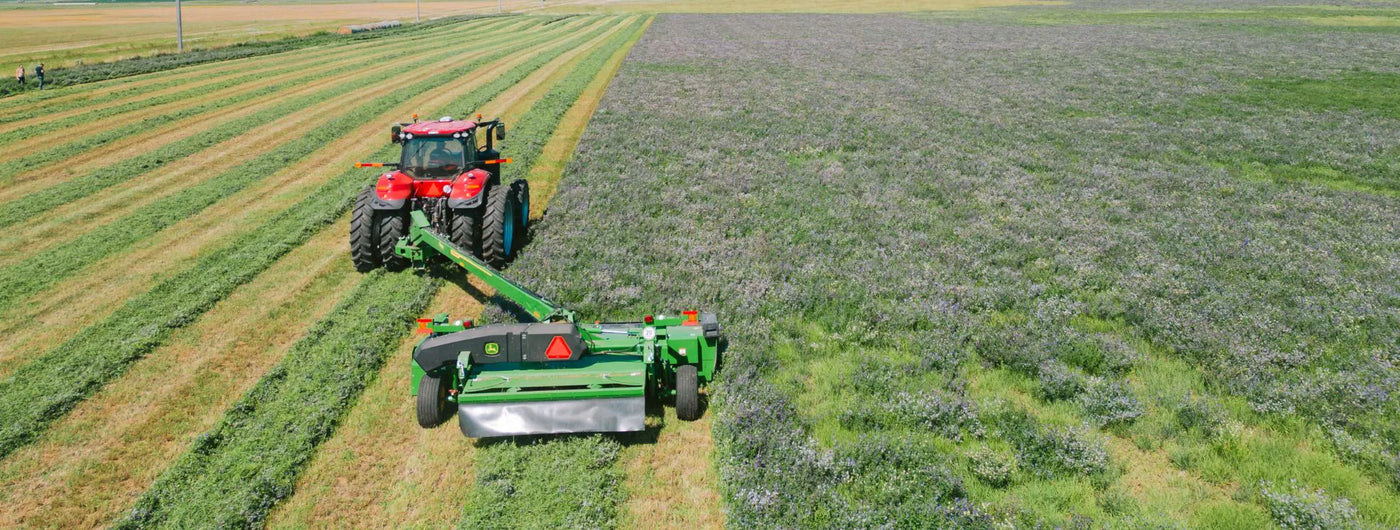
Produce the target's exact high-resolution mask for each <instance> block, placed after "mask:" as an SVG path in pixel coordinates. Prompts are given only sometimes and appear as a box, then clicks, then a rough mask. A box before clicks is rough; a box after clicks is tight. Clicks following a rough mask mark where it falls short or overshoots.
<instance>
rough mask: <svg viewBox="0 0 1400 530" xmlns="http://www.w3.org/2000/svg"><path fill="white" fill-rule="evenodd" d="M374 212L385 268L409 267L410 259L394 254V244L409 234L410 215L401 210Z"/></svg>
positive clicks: (398, 268)
mask: <svg viewBox="0 0 1400 530" xmlns="http://www.w3.org/2000/svg"><path fill="white" fill-rule="evenodd" d="M374 213H375V216H374V217H375V227H376V228H377V230H378V234H377V235H376V238H377V240H376V241H375V243H376V245H377V246H378V247H379V259H380V261H382V262H383V263H384V268H386V269H389V270H391V271H401V270H403V269H404V268H406V267H408V259H407V258H404V257H403V256H399V255H397V254H394V245H397V244H398V243H399V238H401V237H403V236H406V235H408V216H407V215H405V214H404V212H403V211H401V210H400V211H394V210H379V211H376V212H374Z"/></svg>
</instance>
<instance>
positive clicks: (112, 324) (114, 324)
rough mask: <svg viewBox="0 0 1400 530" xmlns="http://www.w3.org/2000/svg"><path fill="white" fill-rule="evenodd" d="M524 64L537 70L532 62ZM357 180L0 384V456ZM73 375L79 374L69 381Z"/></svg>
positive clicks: (343, 197)
mask: <svg viewBox="0 0 1400 530" xmlns="http://www.w3.org/2000/svg"><path fill="white" fill-rule="evenodd" d="M531 37H532V36H531ZM538 40H539V39H534V38H527V39H524V41H525V43H524V44H518V45H512V46H510V47H509V49H508V51H511V50H520V49H524V48H527V47H529V46H531V45H533V44H535V43H536V42H537V41H538ZM556 50H557V51H559V52H562V49H558V48H556ZM488 61H489V59H478V60H474V61H472V62H471V64H470V65H467V66H463V67H459V68H454V69H453V70H451V71H448V72H443V73H440V74H438V75H435V76H433V77H432V78H429V79H427V80H424V81H420V82H418V83H415V84H414V85H411V86H409V87H405V88H404V89H402V91H400V92H397V93H395V94H393V95H390V96H385V98H381V99H380V100H376V101H375V102H371V103H367V104H366V105H372V106H374V107H375V108H378V107H379V103H385V104H386V105H387V104H388V103H389V102H391V101H392V102H395V103H397V102H402V101H404V100H406V99H408V95H409V94H414V93H418V92H422V91H424V90H427V89H429V88H431V87H434V86H438V85H440V84H442V83H443V82H450V81H451V80H453V79H456V78H460V77H461V76H463V75H467V74H469V73H470V72H471V71H472V70H474V69H475V68H476V67H477V66H479V65H480V64H484V63H486V62H488ZM527 64H531V65H534V66H535V67H538V64H537V61H531V62H530V63H527ZM521 75H522V76H523V74H521ZM500 79H501V80H503V81H511V83H512V84H513V83H514V82H515V81H518V78H514V80H512V78H511V77H510V76H502V78H500ZM502 84H503V83H502ZM505 86H509V85H505ZM505 86H501V87H499V88H496V89H495V90H496V91H499V90H502V89H504V88H505ZM482 90H483V91H486V90H488V89H487V88H483V89H482ZM388 106H392V105H388ZM362 108H363V107H362ZM385 108H387V106H386V107H385ZM363 119H364V117H361V120H363ZM361 182H363V175H362V172H359V171H354V170H352V171H347V172H346V173H344V174H342V175H341V176H339V177H337V178H336V179H334V180H332V181H330V182H328V183H326V184H325V185H323V186H321V187H320V188H319V189H317V190H316V191H315V192H313V195H311V196H310V197H308V198H307V199H305V200H303V201H302V202H301V203H298V204H297V205H296V206H293V207H292V208H291V209H289V210H287V211H284V212H283V213H282V214H279V215H278V216H276V217H275V218H274V219H273V220H272V221H270V222H269V223H268V224H267V225H264V226H262V227H260V228H258V229H257V230H256V231H254V232H253V233H250V234H246V235H244V236H242V237H240V238H239V239H238V240H236V241H234V242H233V243H232V244H230V245H229V246H226V247H222V248H220V249H216V250H214V251H211V252H209V253H207V254H205V255H203V256H201V258H200V259H199V260H198V261H197V262H196V264H195V265H194V267H193V268H191V269H188V270H185V271H183V272H179V273H176V274H174V275H173V276H171V277H170V278H169V279H167V280H166V281H164V282H162V283H161V284H159V285H157V286H156V287H154V288H152V289H151V291H149V292H147V293H145V294H142V295H140V296H137V297H135V298H133V299H131V300H130V301H128V302H127V304H126V305H125V306H123V307H122V308H121V309H118V310H117V311H116V312H115V313H113V314H112V315H111V316H109V317H108V318H106V319H105V320H104V321H103V322H101V323H98V324H95V325H93V326H90V327H88V328H85V329H84V330H83V331H81V332H79V333H78V334H77V335H75V336H74V337H73V338H71V339H69V340H68V341H67V342H65V343H63V344H62V345H60V346H59V347H57V348H55V349H54V350H53V351H51V352H49V353H47V354H45V355H43V356H40V357H39V358H38V359H36V360H35V361H32V362H30V363H28V364H26V365H24V366H22V367H20V368H19V369H17V370H16V371H15V373H14V374H12V375H11V376H10V377H8V378H6V379H4V380H3V381H0V458H3V457H4V456H5V455H8V454H9V453H10V452H12V451H13V450H14V449H15V448H16V447H19V446H20V445H23V444H25V443H28V442H29V441H30V440H32V439H33V437H34V436H37V435H38V433H39V432H41V431H42V430H43V428H44V427H45V426H47V425H48V424H49V423H50V422H52V421H53V420H54V419H56V418H58V417H60V416H62V415H63V414H64V413H66V412H67V411H68V410H70V409H71V408H72V407H73V405H74V404H76V403H77V402H78V401H80V400H81V399H83V398H84V397H86V396H87V394H88V393H90V392H91V391H92V390H95V389H96V388H98V387H100V386H101V385H102V384H103V383H105V382H106V381H108V380H110V379H111V378H113V377H116V376H118V375H120V374H121V372H123V371H124V370H125V368H126V367H127V366H128V365H129V364H130V363H131V362H133V361H135V360H137V359H139V358H141V356H143V355H144V354H145V353H147V352H149V351H150V350H151V349H152V348H154V347H156V346H158V345H159V344H161V343H162V342H163V341H164V340H165V339H166V338H167V337H168V336H169V334H170V332H171V331H172V330H174V329H177V328H180V327H183V326H185V325H188V324H189V322H191V321H192V320H193V319H195V318H197V317H198V316H199V315H200V314H202V313H203V312H204V311H207V310H208V309H209V308H210V307H212V306H213V304H214V303H216V302H217V301H218V300H220V299H222V298H223V297H224V296H227V295H228V293H230V292H232V290H233V289H234V288H236V287H237V286H238V285H242V284H243V283H246V282H247V281H249V280H250V279H251V278H252V277H253V276H255V275H256V274H257V273H258V272H260V271H262V270H263V269H266V268H267V267H268V266H270V265H271V263H272V262H273V261H275V260H276V259H277V258H278V257H280V256H281V255H282V254H285V253H286V252H287V251H289V250H290V249H291V248H292V247H294V246H296V244H297V243H299V242H300V241H303V240H304V239H305V238H306V237H307V236H308V235H309V234H310V233H311V232H314V231H315V230H317V229H319V228H320V227H322V226H324V225H325V224H326V223H329V222H330V221H332V220H334V219H335V218H336V217H337V216H338V215H339V214H340V213H342V212H343V211H344V209H345V208H346V207H347V205H348V201H349V198H350V197H351V196H353V195H354V193H355V192H356V191H358V186H359V185H360V183H361ZM74 374H83V375H82V377H81V378H78V379H76V380H75V378H74V377H73V375H74Z"/></svg>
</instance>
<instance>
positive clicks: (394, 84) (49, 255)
mask: <svg viewBox="0 0 1400 530" xmlns="http://www.w3.org/2000/svg"><path fill="white" fill-rule="evenodd" d="M465 45H467V44H466V43H464V46H465ZM469 56H470V55H468V54H461V53H459V52H458V51H457V50H451V49H449V51H447V52H443V53H439V54H437V55H434V56H432V57H430V58H429V59H426V60H420V61H416V62H415V63H413V64H411V65H406V66H405V67H404V70H408V72H401V71H399V72H395V71H388V72H384V73H383V74H382V75H376V76H373V78H372V79H369V80H366V81H362V84H370V83H372V82H378V83H380V84H379V85H378V86H375V87H374V88H373V89H371V90H368V91H367V92H362V93H352V94H347V95H346V98H351V97H352V96H353V97H354V99H355V100H358V99H361V98H374V99H372V100H370V101H368V102H366V103H363V104H362V105H360V106H358V107H356V108H354V109H352V110H350V111H348V112H344V113H342V114H339V115H335V116H334V117H333V118H331V119H330V120H328V121H325V122H324V123H322V124H320V125H318V126H316V127H314V128H312V129H310V130H308V131H305V132H300V133H295V134H291V135H289V136H288V137H289V138H290V139H289V140H287V141H285V142H284V143H282V144H280V145H277V146H276V147H274V148H273V149H271V150H269V151H266V152H263V153H261V154H259V155H258V156H256V157H254V158H252V159H250V160H247V161H245V162H243V163H242V164H239V165H237V166H235V167H233V168H229V169H227V170H225V171H223V172H221V173H218V174H216V175H215V176H212V177H209V178H207V179H203V180H198V181H196V183H195V184H193V185H191V186H188V187H185V188H183V189H180V190H179V191H177V192H175V193H173V194H170V195H168V196H165V197H161V198H160V199H158V200H156V201H154V202H152V203H150V204H147V205H146V206H143V207H141V208H140V209H138V210H136V211H134V212H132V213H130V214H128V215H127V216H125V217H123V218H121V219H118V220H115V221H113V222H112V223H109V224H107V225H104V226H102V227H99V228H97V229H95V230H93V231H91V232H88V233H86V234H83V235H81V236H79V237H78V238H76V239H75V240H73V241H72V242H65V243H64V244H62V245H59V246H55V247H53V248H52V249H50V250H48V251H45V252H41V253H39V254H36V255H34V256H32V257H30V258H28V259H25V260H24V261H21V262H19V263H17V264H14V265H11V266H9V267H6V268H5V269H0V312H3V311H4V310H5V309H7V308H8V307H9V306H10V305H11V304H13V303H14V302H15V301H17V300H20V299H22V298H25V297H27V296H29V295H32V294H34V293H38V292H40V291H42V290H43V289H45V288H47V287H49V286H51V285H53V284H54V283H57V282H58V281H59V280H62V279H63V278H66V277H67V276H69V275H71V274H73V273H75V272H76V271H78V270H80V269H82V268H83V267H85V266H87V265H88V264H90V263H92V262H94V261H96V260H98V259H102V258H103V257H105V256H107V255H109V254H111V253H114V252H117V251H119V250H121V249H123V248H126V247H127V246H128V245H130V244H131V243H133V242H135V241H138V240H140V239H143V238H145V237H148V236H149V235H151V234H153V233H155V232H157V231H159V230H162V229H164V228H165V227H167V226H169V225H171V224H173V223H175V222H177V221H179V220H181V219H183V218H185V217H188V216H190V215H193V214H194V213H196V212H198V211H200V210H202V209H203V208H205V207H207V206H209V205H211V204H213V203H214V202H217V201H218V200H220V199H222V198H223V197H226V196H228V195H230V194H233V193H236V192H238V191H240V190H242V189H243V188H244V187H246V186H248V185H250V184H252V183H254V182H256V181H258V180H260V179H263V178H267V177H269V176H271V175H273V174H275V173H277V172H278V171H279V170H281V169H283V168H284V167H285V165H287V164H288V163H291V162H295V161H297V160H300V159H301V158H303V157H305V156H308V155H310V154H311V153H313V152H315V151H317V150H318V149H321V148H323V147H324V146H325V144H326V143H328V142H330V141H332V140H334V139H335V138H338V137H340V136H341V135H343V134H345V133H346V132H348V131H349V130H351V129H353V128H354V127H355V126H357V125H358V124H360V123H363V122H365V121H368V120H369V119H370V118H372V117H374V116H376V115H379V114H380V113H382V112H384V111H386V110H388V109H389V108H390V107H392V106H393V105H395V104H397V103H399V102H402V101H403V100H405V99H407V98H408V97H411V96H413V95H416V94H418V93H422V92H424V91H427V90H430V89H431V88H433V87H435V86H438V85H439V84H442V83H446V82H450V81H451V80H452V79H455V78H456V77H457V76H460V75H462V74H465V73H466V71H460V70H461V67H458V70H454V71H451V72H448V73H446V74H438V75H435V76H431V77H429V80H428V81H420V82H418V83H415V84H413V85H409V86H400V85H401V84H402V81H401V80H398V79H396V78H397V76H396V75H395V74H396V73H398V74H405V75H407V76H410V78H411V77H412V76H416V75H425V76H426V75H430V74H432V73H433V72H436V71H439V70H440V69H443V68H447V67H449V66H450V65H451V64H452V63H453V62H457V61H460V60H462V58H463V57H469ZM477 66H479V64H476V63H473V64H471V65H470V66H469V68H475V67H477ZM418 69H422V71H421V72H413V71H414V70H418ZM467 71H469V70H467ZM353 101H354V100H348V101H346V103H353ZM335 106H339V105H335ZM310 114H311V115H313V116H315V115H317V114H319V113H315V112H313V113H310ZM38 271H43V274H42V275H38V274H37V273H38Z"/></svg>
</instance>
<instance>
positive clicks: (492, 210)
mask: <svg viewBox="0 0 1400 530" xmlns="http://www.w3.org/2000/svg"><path fill="white" fill-rule="evenodd" d="M512 195H514V194H513V193H510V190H509V189H503V188H501V187H499V186H492V187H491V190H490V193H489V194H488V195H487V196H486V212H485V215H483V219H482V220H481V229H482V230H483V231H484V232H485V234H484V235H483V236H482V238H481V257H482V259H485V260H486V263H487V264H489V265H491V266H492V267H495V268H497V269H500V268H504V267H505V266H506V263H509V262H510V259H511V257H513V256H514V254H515V248H513V247H514V245H515V235H516V234H515V223H516V218H515V216H516V213H515V212H516V210H517V209H518V208H517V206H519V205H517V204H516V199H515V197H513V196H512Z"/></svg>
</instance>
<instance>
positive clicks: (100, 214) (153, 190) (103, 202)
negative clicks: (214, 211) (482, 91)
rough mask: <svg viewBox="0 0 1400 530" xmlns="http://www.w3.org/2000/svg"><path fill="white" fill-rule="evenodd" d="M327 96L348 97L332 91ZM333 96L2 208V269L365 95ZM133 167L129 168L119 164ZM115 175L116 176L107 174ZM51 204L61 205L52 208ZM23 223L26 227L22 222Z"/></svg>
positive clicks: (311, 98) (313, 98)
mask: <svg viewBox="0 0 1400 530" xmlns="http://www.w3.org/2000/svg"><path fill="white" fill-rule="evenodd" d="M495 49H496V48H487V49H484V50H480V51H478V52H475V53H472V54H465V55H461V56H454V55H451V54H448V55H444V56H443V57H446V58H445V59H443V61H444V62H446V63H450V62H452V61H456V60H460V59H463V58H470V57H475V56H477V55H479V54H481V53H488V52H491V51H493V50H495ZM403 68H404V66H403V65H394V64H389V65H384V66H380V67H378V68H375V69H368V70H366V71H365V72H364V74H375V73H378V74H384V75H385V76H390V77H392V74H393V73H394V72H401V71H402V69H403ZM433 68H434V67H433V66H426V67H423V69H424V71H425V72H431V71H433ZM334 82H335V81H334V80H328V81H326V82H325V83H326V84H323V85H320V86H332V85H331V84H332V83H334ZM393 89H394V82H393V81H392V80H381V83H380V84H379V85H377V88H375V89H374V90H375V91H376V92H374V93H380V92H384V91H387V90H393ZM327 90H328V91H332V90H334V91H338V92H344V91H343V90H336V89H333V88H330V89H327ZM331 94H332V93H331V92H327V91H323V92H320V93H316V94H310V95H308V96H306V97H303V98H300V99H299V100H298V102H297V103H300V104H302V105H300V106H299V107H298V108H296V110H295V111H293V112H291V113H290V114H287V115H284V116H282V117H280V118H275V119H273V121H271V122H269V123H267V124H266V125H262V126H259V127H255V128H253V129H250V130H248V131H247V132H245V133H243V134H241V135H237V136H234V137H232V138H229V139H227V140H225V141H223V142H221V143H219V144H216V145H213V146H210V147H209V148H207V149H202V150H200V151H197V152H195V153H193V154H190V155H187V156H186V157H185V158H184V160H182V163H179V164H166V165H163V166H160V167H157V168H154V169H153V170H152V171H151V173H150V174H149V175H145V176H144V177H143V178H139V179H133V178H126V179H123V180H121V181H120V182H115V183H112V184H110V187H109V188H108V189H106V190H104V191H103V192H102V193H100V194H96V196H91V195H90V196H88V197H87V198H86V199H85V200H81V201H75V200H71V199H73V197H72V195H73V194H74V193H72V192H75V191H76V192H85V191H86V190H81V189H74V188H78V186H76V185H60V186H57V187H54V188H48V189H45V190H42V191H40V192H38V193H35V194H31V195H30V196H29V197H26V198H23V199H20V200H17V201H14V202H12V203H9V204H5V205H3V206H0V226H5V225H6V223H7V221H6V220H11V221H9V223H13V224H14V225H16V226H15V227H14V228H13V229H12V230H9V231H7V232H6V233H5V234H4V235H0V251H3V252H4V253H5V256H4V257H3V258H0V266H7V265H10V264H12V263H14V262H17V261H19V260H20V259H22V258H25V257H28V256H30V255H33V254H37V253H40V252H42V251H44V250H45V249H47V248H49V247H51V246H55V245H59V244H62V243H64V242H66V241H68V238H74V237H77V236H80V235H82V234H83V233H85V232H87V231H89V230H91V227H94V226H101V225H105V224H110V223H112V222H114V221H115V220H116V219H117V217H118V216H120V215H126V214H129V213H130V212H132V211H134V210H136V209H138V208H139V207H142V206H145V205H146V204H148V203H150V202H152V201H154V200H157V199H160V198H161V197H164V196H166V195H169V194H172V193H176V192H178V191H180V190H182V189H184V188H186V187H188V184H187V183H188V182H191V181H194V182H197V181H199V180H203V179H206V178H208V177H205V175H209V174H211V173H212V174H220V173H223V172H224V171H227V168H228V167H229V166H233V165H237V164H241V163H244V162H246V161H248V160H249V159H251V158H253V157H255V156H258V155H260V154H261V153H262V152H263V150H265V149H267V147H268V146H272V145H276V144H277V142H285V141H289V139H293V138H296V137H297V136H300V135H303V134H305V132H304V130H305V129H306V128H308V127H309V124H310V123H311V122H312V121H314V120H321V119H325V117H326V116H327V115H334V114H336V111H337V110H339V109H341V108H344V107H345V106H347V105H349V104H353V103H354V102H355V101H356V100H358V99H360V98H361V97H363V96H364V94H361V93H343V94H340V95H339V96H335V97H330V96H331ZM284 108H286V107H285V106H283V105H279V106H278V107H277V108H276V109H269V111H266V112H265V114H268V115H269V117H272V116H274V115H277V114H280V113H278V112H275V111H276V110H283V109H284ZM120 165H130V164H120ZM109 173H114V172H109ZM53 203H62V204H61V205H54V204H53ZM46 205H47V206H49V207H48V208H47V209H45V210H43V215H42V217H39V218H37V219H33V220H29V219H31V218H33V217H35V216H37V215H38V214H37V212H38V210H37V208H39V207H41V206H46ZM21 220H26V222H23V223H21V222H20V221H21Z"/></svg>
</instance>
